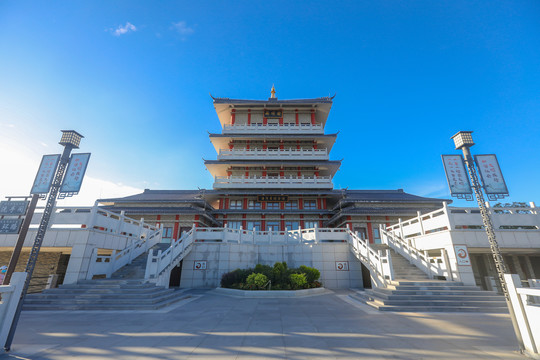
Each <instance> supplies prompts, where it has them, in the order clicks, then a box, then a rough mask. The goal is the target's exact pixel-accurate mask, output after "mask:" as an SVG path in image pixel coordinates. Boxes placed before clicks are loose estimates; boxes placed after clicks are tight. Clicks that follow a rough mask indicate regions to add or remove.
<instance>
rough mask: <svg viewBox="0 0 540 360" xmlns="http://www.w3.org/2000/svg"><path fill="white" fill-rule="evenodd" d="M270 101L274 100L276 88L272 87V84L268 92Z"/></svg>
mask: <svg viewBox="0 0 540 360" xmlns="http://www.w3.org/2000/svg"><path fill="white" fill-rule="evenodd" d="M270 94H272V95H270V99H275V98H276V88H275V87H274V84H272V90H271V91H270Z"/></svg>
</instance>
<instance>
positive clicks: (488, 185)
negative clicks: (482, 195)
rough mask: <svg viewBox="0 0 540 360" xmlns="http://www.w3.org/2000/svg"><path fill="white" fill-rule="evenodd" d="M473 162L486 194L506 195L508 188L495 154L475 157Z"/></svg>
mask: <svg viewBox="0 0 540 360" xmlns="http://www.w3.org/2000/svg"><path fill="white" fill-rule="evenodd" d="M474 160H475V161H476V166H478V172H479V173H480V179H482V184H483V185H484V190H485V192H486V194H501V195H508V188H507V187H506V183H505V182H504V178H503V175H502V172H501V168H500V166H499V162H498V161H497V156H495V154H488V155H475V156H474Z"/></svg>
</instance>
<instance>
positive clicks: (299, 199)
mask: <svg viewBox="0 0 540 360" xmlns="http://www.w3.org/2000/svg"><path fill="white" fill-rule="evenodd" d="M298 209H299V210H304V200H303V199H302V197H301V196H299V197H298ZM300 217H302V215H300Z"/></svg>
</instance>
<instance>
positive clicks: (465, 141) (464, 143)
mask: <svg viewBox="0 0 540 360" xmlns="http://www.w3.org/2000/svg"><path fill="white" fill-rule="evenodd" d="M471 134H472V131H459V132H458V133H457V134H455V135H454V136H452V139H453V140H454V144H455V146H456V150H459V149H461V150H462V151H463V157H464V158H465V164H466V166H467V171H468V173H469V177H470V179H471V187H472V189H473V191H474V194H475V196H476V201H477V202H478V207H479V208H480V215H481V216H482V222H483V223H484V227H485V229H486V234H487V237H488V241H489V247H490V249H491V255H492V256H493V260H494V261H495V268H496V270H497V276H498V278H499V282H500V285H501V290H502V293H503V295H504V298H505V300H506V305H507V306H508V311H509V313H510V318H511V319H512V325H513V326H514V332H515V333H516V337H517V340H518V343H519V347H520V350H524V349H525V346H524V344H523V339H522V337H521V333H520V331H519V328H518V325H517V320H516V315H515V313H514V310H513V308H512V304H511V301H510V294H509V293H508V287H507V286H506V281H505V280H504V274H506V273H508V270H507V268H506V265H505V264H504V259H503V257H502V254H501V250H500V248H499V244H498V243H497V239H496V237H495V231H494V229H493V222H492V221H491V216H490V214H489V212H488V209H487V207H486V201H485V200H484V194H483V193H482V186H481V185H480V181H479V180H478V175H477V173H476V168H475V166H474V159H473V156H472V154H471V150H470V147H471V146H473V145H475V144H474V141H473V138H472V135H471Z"/></svg>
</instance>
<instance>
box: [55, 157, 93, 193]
mask: <svg viewBox="0 0 540 360" xmlns="http://www.w3.org/2000/svg"><path fill="white" fill-rule="evenodd" d="M88 160H90V153H82V154H73V155H71V159H70V160H69V165H68V168H67V171H66V175H65V176H64V181H62V186H60V192H61V193H76V192H79V190H80V189H81V185H82V181H83V177H84V173H85V172H86V167H87V166H88Z"/></svg>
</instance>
